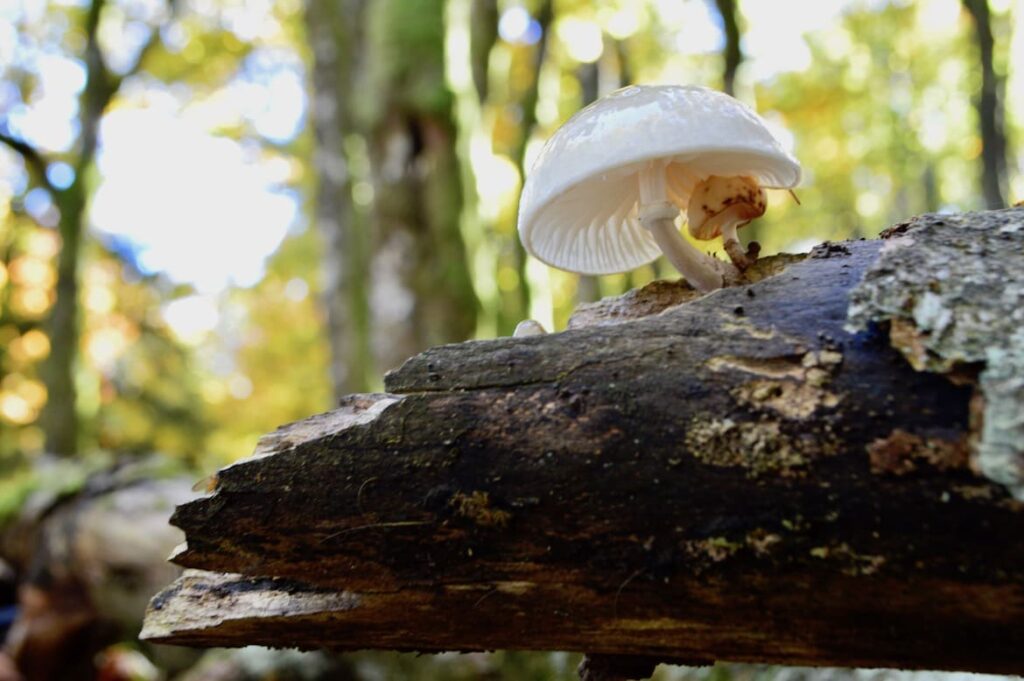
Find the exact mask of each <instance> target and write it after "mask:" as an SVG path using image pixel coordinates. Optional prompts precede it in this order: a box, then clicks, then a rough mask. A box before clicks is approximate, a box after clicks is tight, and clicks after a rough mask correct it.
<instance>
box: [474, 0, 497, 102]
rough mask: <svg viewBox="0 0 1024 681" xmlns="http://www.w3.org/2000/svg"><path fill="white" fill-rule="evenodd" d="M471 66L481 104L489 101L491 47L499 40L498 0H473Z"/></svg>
mask: <svg viewBox="0 0 1024 681" xmlns="http://www.w3.org/2000/svg"><path fill="white" fill-rule="evenodd" d="M469 11H470V33H469V40H470V55H469V56H470V60H471V62H470V67H471V68H472V71H473V85H474V87H476V95H477V100H478V101H479V102H480V104H483V103H484V102H486V101H487V92H488V89H489V88H488V73H487V71H488V66H489V64H490V60H491V49H492V48H493V47H494V43H495V42H497V40H498V18H499V16H498V0H472V2H471V4H470V10H469Z"/></svg>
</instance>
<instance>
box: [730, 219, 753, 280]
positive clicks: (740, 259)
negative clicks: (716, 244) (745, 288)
mask: <svg viewBox="0 0 1024 681" xmlns="http://www.w3.org/2000/svg"><path fill="white" fill-rule="evenodd" d="M747 222H749V221H747ZM742 224H746V222H743V223H742ZM738 226H739V223H737V222H735V221H731V222H726V223H725V224H723V225H722V245H723V246H724V247H725V252H726V254H727V255H728V256H729V260H732V264H733V265H735V266H736V269H738V270H739V271H741V272H742V271H743V270H745V269H747V268H748V267H750V266H751V265H753V264H754V263H755V262H757V255H758V253H760V252H761V244H759V243H757V242H756V241H752V242H750V248H748V249H747V250H746V251H744V250H743V246H742V245H741V244H740V238H739V236H738V235H737V234H736V228H737V227H738Z"/></svg>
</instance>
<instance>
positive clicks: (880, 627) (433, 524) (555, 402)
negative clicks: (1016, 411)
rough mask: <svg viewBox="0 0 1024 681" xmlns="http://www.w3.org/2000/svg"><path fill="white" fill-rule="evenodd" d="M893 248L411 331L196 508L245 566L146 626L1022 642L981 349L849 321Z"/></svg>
mask: <svg viewBox="0 0 1024 681" xmlns="http://www.w3.org/2000/svg"><path fill="white" fill-rule="evenodd" d="M1020 212H1021V211H1018V213H1017V214H1015V213H1013V212H1012V211H1004V212H1003V213H1004V216H1005V217H1006V219H1008V220H1016V219H1019V213H1020ZM990 236H991V233H990V232H988V231H985V230H982V231H979V238H980V239H982V240H984V239H988V238H990ZM881 247H882V244H881V242H871V241H859V242H846V243H842V244H828V245H825V246H823V247H820V248H818V249H816V250H815V252H814V253H812V255H811V256H810V257H808V258H807V259H805V260H803V261H801V262H797V263H793V264H791V265H790V266H789V267H788V268H787V269H785V271H783V272H781V273H780V274H778V275H776V276H774V277H771V278H768V279H764V280H762V281H759V282H757V283H754V284H752V285H750V286H744V287H735V288H730V289H726V290H722V291H717V292H715V293H713V294H710V295H708V296H705V297H703V298H699V299H697V300H692V301H690V302H687V303H686V304H683V305H678V306H675V307H668V309H665V310H664V311H662V312H661V313H660V314H655V315H653V316H647V317H644V318H641V319H637V320H632V321H627V322H624V323H619V324H614V325H606V326H590V327H585V328H580V329H576V330H572V331H568V332H565V333H560V334H551V335H547V336H534V337H528V338H519V339H498V340H494V341H483V342H473V343H464V344H459V345H450V346H442V347H439V348H434V349H432V350H430V351H428V352H426V353H423V354H421V355H418V356H416V357H414V358H412V359H411V360H409V361H408V362H407V363H406V364H405V365H404V366H403V367H401V368H400V369H399V370H397V371H395V372H393V373H392V374H390V375H389V376H388V377H387V379H386V388H387V390H388V394H382V395H363V396H353V397H352V398H350V399H349V400H347V402H346V404H345V405H344V406H343V407H342V408H341V409H339V410H337V411H335V412H332V413H331V414H328V415H322V416H319V417H314V418H313V419H308V420H306V421H302V422H299V423H297V424H292V425H290V426H286V427H284V428H282V429H280V430H279V431H278V432H277V433H275V434H272V435H271V436H268V437H267V438H265V439H264V441H263V442H262V443H261V445H260V446H259V448H258V449H257V456H256V457H254V458H252V459H249V460H245V461H242V462H239V463H237V464H235V465H233V466H230V467H228V468H226V469H224V470H222V471H221V472H220V474H219V476H218V479H217V485H216V490H215V492H214V493H213V494H212V495H211V496H208V497H206V498H203V499H201V500H199V501H195V502H192V503H190V504H186V505H184V506H182V507H180V508H179V509H178V511H177V512H176V514H175V517H174V523H175V524H176V525H178V526H179V527H181V528H182V529H184V530H185V532H186V536H187V540H188V542H187V546H184V547H183V548H182V550H181V551H179V552H178V553H177V555H176V556H175V561H176V562H178V563H180V564H181V565H184V566H186V567H192V568H199V569H201V570H208V571H214V572H222V573H238V574H234V575H217V574H211V573H208V572H190V573H189V574H187V575H186V576H185V577H183V578H182V579H181V580H179V582H177V583H176V584H175V585H173V586H171V587H170V588H169V589H168V590H167V591H165V592H164V593H162V594H160V595H158V596H157V597H156V599H154V603H153V605H152V606H151V609H150V612H149V615H148V618H147V626H146V630H145V631H144V632H143V635H144V637H146V638H149V639H151V640H158V641H163V642H173V643H182V644H186V645H245V644H250V643H264V644H269V645H278V646H286V645H288V646H290V645H296V646H300V647H329V648H334V649H342V650H348V649H359V648H388V649H402V650H421V651H439V650H488V649H495V648H510V649H549V650H550V649H555V650H585V651H588V652H592V653H596V654H599V655H611V656H650V657H652V658H655V659H689V660H698V661H703V660H714V659H726V660H736V661H759V662H771V663H780V664H810V665H836V666H864V667H885V666H889V667H903V668H929V669H963V670H973V671H989V672H1010V673H1020V672H1021V671H1024V626H1022V625H1024V545H1022V543H1021V542H1019V541H1017V539H1018V538H1019V537H1020V536H1022V533H1024V505H1022V504H1021V503H1020V502H1017V501H1015V500H1013V498H1012V497H1011V496H1010V495H1009V494H1008V493H1007V491H1006V489H1005V488H1004V487H1002V486H1000V485H998V484H995V483H993V482H991V481H989V480H987V479H985V478H983V477H979V475H978V474H976V473H975V472H974V471H973V470H972V468H971V466H970V465H969V464H968V460H969V458H968V456H967V455H966V452H968V451H969V450H970V447H971V442H972V440H971V438H972V432H971V428H972V423H973V424H974V425H977V424H976V422H975V421H972V419H971V416H972V409H971V402H972V395H973V391H974V388H973V387H972V385H970V384H969V383H970V382H971V380H972V379H973V376H972V375H971V370H968V371H967V372H966V380H967V383H968V384H967V385H965V384H964V380H965V374H964V372H963V371H961V372H959V373H958V375H957V376H955V377H954V378H956V380H955V381H954V380H949V378H948V377H946V376H943V375H940V374H936V373H926V372H918V371H915V370H914V369H913V367H912V366H911V365H910V364H909V363H908V362H907V361H906V360H905V359H904V357H903V356H902V355H901V354H900V353H899V352H898V351H897V350H895V349H893V348H892V347H891V346H890V338H889V334H888V333H887V330H886V329H885V327H884V325H883V326H878V325H870V324H869V325H868V328H867V329H866V330H865V331H860V332H857V333H856V334H854V333H851V332H849V331H847V330H846V329H845V324H846V323H847V306H848V297H849V294H850V291H851V290H852V289H853V288H854V287H855V286H856V285H857V284H858V282H859V281H861V279H862V277H863V275H864V273H865V271H866V270H867V269H868V268H869V267H871V266H872V265H873V263H875V262H876V260H877V259H878V254H879V250H880V249H881ZM1017 257H1020V258H1022V259H1024V255H1022V254H1020V253H1018V254H1017ZM1022 265H1024V263H1022ZM978 266H979V267H983V266H984V263H983V262H979V264H978ZM1021 271H1024V268H1018V269H1017V272H1018V273H1019V272H1021ZM1018 276H1019V274H1018ZM659 295H660V294H659ZM648 302H649V301H648ZM649 311H652V312H653V311H654V310H649ZM616 316H617V317H619V318H624V317H628V315H623V314H619V313H616ZM973 371H974V372H975V373H976V372H977V368H974V369H973ZM975 401H977V398H975ZM974 411H975V412H976V410H974ZM268 576H274V577H275V579H268ZM318 599H326V600H325V601H324V602H325V603H327V602H329V603H331V605H330V606H329V607H328V606H326V605H325V606H322V607H320V606H315V607H314V606H308V604H309V603H311V602H312V603H320V602H321V601H320V600H318ZM268 604H270V605H273V606H274V607H268ZM307 606H308V607H307ZM186 615H187V616H186ZM596 659H600V658H596Z"/></svg>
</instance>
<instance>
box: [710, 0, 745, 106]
mask: <svg viewBox="0 0 1024 681" xmlns="http://www.w3.org/2000/svg"><path fill="white" fill-rule="evenodd" d="M715 6H716V7H717V8H718V13H719V14H720V15H721V17H722V31H723V32H724V33H725V45H724V46H723V48H722V57H723V58H724V60H725V64H724V67H723V71H722V90H724V91H725V92H726V93H728V94H730V95H732V94H735V87H736V71H737V70H738V69H739V67H740V64H741V63H742V62H743V52H742V51H741V50H740V24H739V17H738V11H737V7H736V0H715Z"/></svg>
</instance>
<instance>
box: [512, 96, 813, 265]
mask: <svg viewBox="0 0 1024 681" xmlns="http://www.w3.org/2000/svg"><path fill="white" fill-rule="evenodd" d="M655 160H656V161H660V162H664V163H666V164H667V165H666V170H665V172H666V176H667V183H666V184H667V188H668V194H669V196H668V197H667V198H668V200H670V201H672V202H673V203H675V204H676V205H677V206H678V207H679V208H680V210H681V211H685V210H686V209H687V203H688V202H689V198H690V192H691V191H692V189H693V187H694V186H695V185H696V184H697V183H698V182H700V181H701V180H702V179H705V178H707V177H708V176H710V175H720V176H731V175H746V176H750V177H753V178H755V179H756V180H757V181H758V183H760V184H761V186H763V187H769V188H790V187H795V186H796V185H797V184H798V183H799V182H800V164H799V163H798V162H797V160H796V159H794V158H793V157H792V156H791V155H790V154H789V153H787V152H786V151H785V150H784V149H783V148H782V145H781V144H780V143H779V141H778V140H776V139H775V137H774V136H773V135H772V134H771V132H769V130H768V128H767V126H765V123H764V121H763V120H762V119H761V117H760V116H758V115H757V114H756V113H754V111H752V110H751V109H750V108H749V107H747V106H746V105H745V104H743V103H741V102H740V101H738V100H736V99H733V98H732V97H730V96H729V95H726V94H723V93H721V92H717V91H715V90H711V89H708V88H705V87H698V86H679V85H633V86H630V87H626V88H623V89H621V90H617V91H615V92H613V93H611V94H610V95H608V96H607V97H604V98H602V99H599V100H597V101H596V102H594V103H593V104H591V105H590V106H588V107H586V108H584V109H582V110H581V111H579V112H578V113H576V115H574V116H573V117H572V118H570V119H569V120H568V121H567V122H566V123H565V125H563V126H562V127H561V128H559V129H558V130H557V131H556V132H555V134H554V135H552V136H551V139H549V140H548V141H547V144H545V145H544V148H543V150H542V151H541V153H540V155H539V156H538V157H537V160H536V162H535V163H534V164H533V168H532V169H531V170H530V173H529V175H528V176H527V178H526V184H525V186H524V187H523V193H522V196H521V198H520V201H519V238H520V240H522V242H523V246H524V247H525V248H526V250H527V252H529V253H530V254H531V255H533V256H534V257H536V258H537V259H539V260H541V261H543V262H545V263H547V264H548V265H552V266H553V267H558V268H560V269H564V270H569V271H572V272H579V273H581V274H612V273H615V272H624V271H626V270H631V269H633V268H635V267H639V266H641V265H645V264H647V263H649V262H651V261H652V260H654V259H655V258H657V257H658V256H659V255H660V254H661V251H660V250H659V248H658V245H657V244H656V243H655V242H654V238H653V237H652V236H651V235H650V233H649V232H648V231H647V230H646V229H644V227H643V226H641V224H640V222H639V219H638V217H637V207H636V206H637V200H638V198H639V179H638V174H639V172H640V170H641V169H642V168H643V167H644V166H645V164H646V163H647V162H649V161H655Z"/></svg>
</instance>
